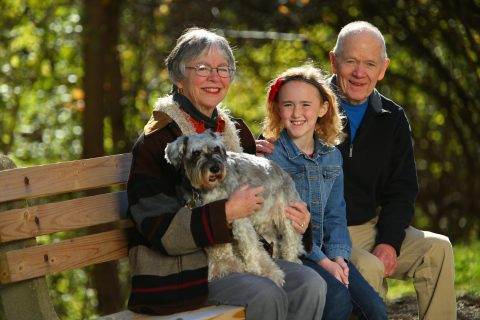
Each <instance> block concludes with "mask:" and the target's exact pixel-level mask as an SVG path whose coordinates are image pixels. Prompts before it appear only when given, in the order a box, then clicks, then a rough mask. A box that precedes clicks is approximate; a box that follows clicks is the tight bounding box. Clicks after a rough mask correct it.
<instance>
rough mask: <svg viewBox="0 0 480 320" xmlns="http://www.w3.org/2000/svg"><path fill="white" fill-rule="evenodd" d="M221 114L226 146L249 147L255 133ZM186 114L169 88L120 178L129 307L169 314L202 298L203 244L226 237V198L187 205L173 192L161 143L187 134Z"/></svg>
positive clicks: (175, 176) (176, 179)
mask: <svg viewBox="0 0 480 320" xmlns="http://www.w3.org/2000/svg"><path fill="white" fill-rule="evenodd" d="M217 110H218V112H219V116H220V117H221V118H222V119H223V120H224V121H225V126H224V132H223V135H224V140H225V144H226V147H227V149H229V150H231V151H236V152H240V151H242V150H243V151H244V152H249V153H255V140H254V138H253V136H252V134H251V133H250V131H249V129H248V127H247V126H246V125H245V124H244V123H243V121H241V120H237V119H231V118H230V117H229V116H228V114H227V113H226V112H225V111H224V110H222V108H220V107H219V108H217ZM194 133H195V128H194V126H193V125H192V123H191V121H189V119H188V115H187V114H185V113H184V112H183V111H181V109H179V106H178V105H176V104H175V102H174V101H173V100H172V97H171V96H168V97H164V98H161V99H159V101H158V102H157V104H156V106H155V109H154V111H153V115H152V117H151V118H150V120H149V122H148V123H147V125H146V126H145V129H144V132H143V134H142V135H141V136H140V137H139V139H138V140H137V142H136V143H135V146H134V148H133V161H132V167H131V170H130V178H129V181H128V184H127V191H128V200H129V216H130V218H131V219H132V220H133V222H134V224H135V226H136V228H135V231H134V233H133V234H132V236H131V239H130V249H129V259H130V269H131V275H132V277H131V293H130V298H129V301H128V307H129V309H130V310H132V311H135V312H138V313H146V314H171V313H176V312H180V311H186V310H192V309H196V308H198V307H201V306H204V305H205V304H206V299H207V296H208V269H207V267H208V264H207V257H206V255H205V252H204V250H203V249H202V248H203V247H206V246H211V245H215V244H221V243H228V242H231V241H232V240H233V238H232V235H231V232H230V229H229V228H228V227H227V223H226V216H225V201H226V200H220V201H216V202H213V203H209V204H207V205H205V206H202V207H199V208H195V209H192V210H191V209H188V208H187V207H186V206H184V204H183V203H182V200H181V199H179V198H178V197H177V194H176V192H175V186H176V185H178V184H179V183H180V182H181V180H180V179H181V177H180V175H179V173H178V172H176V171H175V170H174V168H173V167H172V166H171V165H169V164H168V163H167V162H166V160H165V158H164V150H165V147H166V145H167V143H169V142H171V141H173V140H175V139H176V138H177V137H179V136H181V135H184V134H194Z"/></svg>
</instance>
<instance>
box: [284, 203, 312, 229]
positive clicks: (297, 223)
mask: <svg viewBox="0 0 480 320" xmlns="http://www.w3.org/2000/svg"><path fill="white" fill-rule="evenodd" d="M285 215H286V216H287V218H288V219H290V220H291V221H292V224H293V228H294V229H295V231H297V232H298V233H299V234H304V233H305V231H306V230H307V228H308V224H309V223H310V212H308V208H307V205H306V204H305V203H304V202H292V203H291V204H290V205H289V206H288V207H286V208H285Z"/></svg>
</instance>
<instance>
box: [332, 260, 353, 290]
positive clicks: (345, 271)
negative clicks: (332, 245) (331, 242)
mask: <svg viewBox="0 0 480 320" xmlns="http://www.w3.org/2000/svg"><path fill="white" fill-rule="evenodd" d="M334 261H335V262H336V263H337V264H338V265H339V266H340V267H341V268H342V270H343V277H342V282H343V283H344V284H346V285H348V274H349V272H350V269H349V268H348V264H347V262H346V261H345V259H343V257H336V258H335V259H334Z"/></svg>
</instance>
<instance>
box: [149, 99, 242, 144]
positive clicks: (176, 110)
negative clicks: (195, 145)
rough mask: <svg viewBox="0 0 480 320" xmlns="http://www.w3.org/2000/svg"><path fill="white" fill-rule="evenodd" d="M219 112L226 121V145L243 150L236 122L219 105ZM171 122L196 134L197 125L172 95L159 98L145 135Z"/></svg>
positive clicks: (187, 131) (184, 130) (224, 135)
mask: <svg viewBox="0 0 480 320" xmlns="http://www.w3.org/2000/svg"><path fill="white" fill-rule="evenodd" d="M217 112H218V116H219V117H221V118H222V119H223V120H224V121H225V128H224V131H223V133H222V136H223V141H224V143H225V147H226V148H227V150H229V151H234V152H242V151H243V149H242V147H241V145H240V139H239V137H238V134H237V129H236V127H235V123H234V122H233V121H232V119H230V117H229V113H228V111H227V110H226V109H224V108H223V107H222V106H220V105H218V106H217ZM170 122H175V123H176V124H177V125H178V127H179V128H180V131H182V134H183V135H192V134H196V131H195V127H194V126H193V124H192V122H191V121H190V120H189V118H188V115H187V114H186V113H185V112H184V111H183V110H181V108H180V106H179V105H178V104H177V103H176V102H175V101H174V100H173V97H172V96H166V97H162V98H160V99H158V100H157V102H156V103H155V107H154V109H153V114H152V117H151V118H150V120H149V121H148V123H147V125H146V126H145V129H144V133H145V135H149V134H151V133H153V132H155V131H157V130H159V129H161V128H163V127H165V126H166V125H167V124H168V123H170Z"/></svg>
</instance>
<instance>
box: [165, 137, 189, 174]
mask: <svg viewBox="0 0 480 320" xmlns="http://www.w3.org/2000/svg"><path fill="white" fill-rule="evenodd" d="M187 143H188V137H187V136H181V137H179V138H177V140H175V141H173V142H170V143H168V144H167V147H166V148H165V159H166V160H167V162H168V163H170V164H171V165H172V166H174V167H175V168H177V169H178V168H180V165H181V164H182V160H183V157H184V155H185V150H186V149H187Z"/></svg>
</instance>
